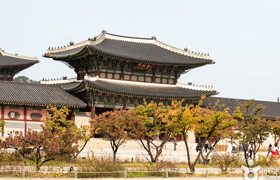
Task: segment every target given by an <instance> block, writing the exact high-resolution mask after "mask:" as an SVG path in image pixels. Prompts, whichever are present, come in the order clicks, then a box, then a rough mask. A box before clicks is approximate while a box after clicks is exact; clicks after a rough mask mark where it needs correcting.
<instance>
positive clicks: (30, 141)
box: [6, 106, 85, 171]
mask: <svg viewBox="0 0 280 180" xmlns="http://www.w3.org/2000/svg"><path fill="white" fill-rule="evenodd" d="M67 115H68V109H67V108H66V107H62V108H57V107H53V106H48V107H47V109H46V118H45V119H44V120H43V122H44V124H43V125H42V130H41V131H34V130H28V131H27V134H26V136H24V135H23V133H22V132H15V135H14V137H11V138H8V139H6V145H7V146H9V147H12V148H14V149H15V150H16V151H18V152H19V153H20V154H21V155H22V157H23V158H25V159H29V160H31V161H34V162H35V165H36V170H37V171H38V170H40V167H41V166H42V165H43V164H44V163H46V162H48V161H52V160H56V159H60V158H62V157H68V158H72V157H74V156H75V155H76V154H77V153H79V152H80V150H79V148H78V142H79V141H81V140H83V138H84V137H85V134H84V130H83V129H80V128H77V126H76V125H75V124H74V122H73V121H71V120H67Z"/></svg>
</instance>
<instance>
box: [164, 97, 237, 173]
mask: <svg viewBox="0 0 280 180" xmlns="http://www.w3.org/2000/svg"><path fill="white" fill-rule="evenodd" d="M204 98H205V97H202V99H201V100H200V101H199V103H198V104H197V105H186V106H183V105H182V102H183V100H182V101H173V102H172V104H171V106H168V107H167V109H168V111H167V112H168V113H167V114H165V115H164V121H165V122H166V123H167V124H169V126H171V127H173V129H174V130H173V132H172V133H173V135H177V134H179V135H181V136H182V137H183V140H184V143H185V146H186V151H187V158H188V165H189V168H190V171H191V173H195V166H196V164H197V162H198V159H199V157H200V156H201V154H202V148H200V151H199V153H198V155H197V157H196V158H195V160H194V161H193V162H191V158H190V149H189V144H188V133H189V132H190V131H194V132H195V133H196V134H199V135H200V137H202V138H203V139H204V140H203V141H202V144H201V147H204V145H205V142H206V140H208V139H210V138H211V137H212V136H215V135H218V134H219V133H221V131H222V130H225V129H227V128H230V127H233V126H234V125H235V124H236V123H237V121H236V120H234V119H232V118H231V115H230V114H228V111H227V109H224V110H209V109H208V108H202V107H201V106H202V102H203V101H202V100H203V99H204Z"/></svg>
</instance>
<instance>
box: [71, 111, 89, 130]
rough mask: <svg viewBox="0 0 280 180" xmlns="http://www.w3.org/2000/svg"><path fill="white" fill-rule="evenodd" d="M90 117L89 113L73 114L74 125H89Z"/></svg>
mask: <svg viewBox="0 0 280 180" xmlns="http://www.w3.org/2000/svg"><path fill="white" fill-rule="evenodd" d="M90 117H91V113H90V112H75V124H76V125H77V126H78V127H80V126H83V125H89V119H90Z"/></svg>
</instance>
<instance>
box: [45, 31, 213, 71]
mask: <svg viewBox="0 0 280 180" xmlns="http://www.w3.org/2000/svg"><path fill="white" fill-rule="evenodd" d="M86 53H99V54H102V55H107V56H110V57H113V58H116V59H122V60H129V61H132V62H142V63H154V64H173V65H193V66H202V65H205V64H211V63H214V61H213V60H211V58H210V56H209V55H206V54H202V53H201V54H200V53H194V52H190V51H188V50H181V49H178V48H175V47H172V46H169V45H167V44H164V43H162V42H160V41H158V40H156V38H155V37H152V38H135V37H126V36H119V35H114V34H109V33H107V32H106V31H103V32H102V34H101V35H99V36H97V37H95V38H91V39H88V40H86V41H83V42H81V43H78V44H74V45H71V46H67V47H62V48H57V49H52V48H51V49H50V48H49V49H48V50H47V52H46V53H45V54H44V55H43V56H45V57H49V58H53V59H55V60H61V61H63V60H65V61H66V59H67V61H70V59H75V58H76V57H80V56H82V55H84V54H86Z"/></svg>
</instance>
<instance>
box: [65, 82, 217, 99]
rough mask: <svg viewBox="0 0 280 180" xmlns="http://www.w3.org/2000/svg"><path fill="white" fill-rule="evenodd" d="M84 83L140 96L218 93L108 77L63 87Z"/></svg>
mask: <svg viewBox="0 0 280 180" xmlns="http://www.w3.org/2000/svg"><path fill="white" fill-rule="evenodd" d="M83 84H85V85H86V86H88V87H91V88H93V89H97V90H98V91H103V92H106V93H114V94H120V95H127V96H138V97H139V96H140V97H152V98H170V99H173V98H174V99H193V98H200V97H201V96H202V95H206V96H210V95H214V94H217V92H216V91H215V90H208V89H206V88H205V89H203V88H200V89H196V88H194V87H193V88H192V87H188V86H187V85H162V84H156V83H139V82H131V81H121V80H106V79H95V80H84V81H83V82H81V83H80V84H77V83H71V85H67V87H65V86H66V85H62V87H63V88H64V87H65V88H67V89H65V90H67V91H69V92H71V91H72V92H73V91H77V90H79V91H80V90H81V88H79V87H82V86H84V85H83ZM71 86H72V87H71ZM70 87H71V88H72V89H71V88H70Z"/></svg>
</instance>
